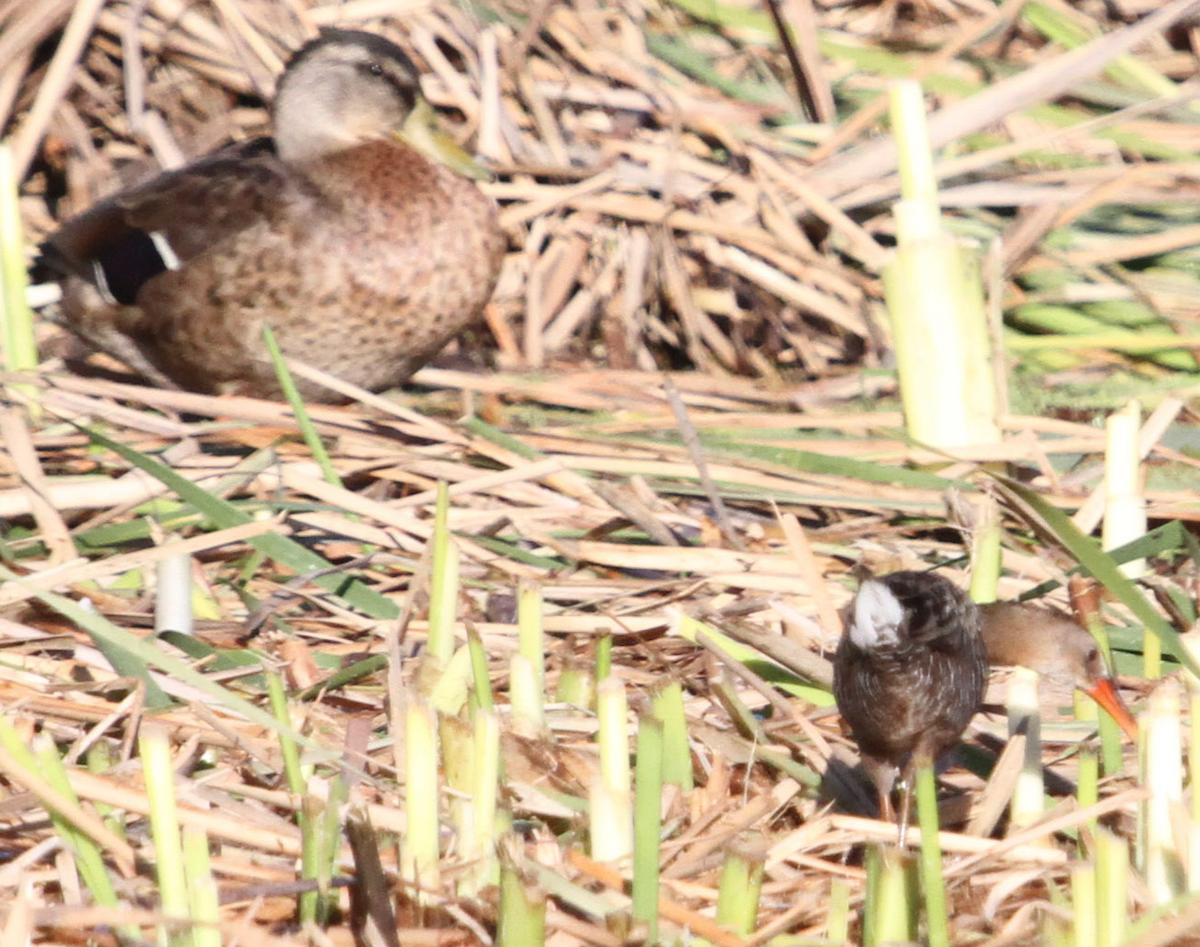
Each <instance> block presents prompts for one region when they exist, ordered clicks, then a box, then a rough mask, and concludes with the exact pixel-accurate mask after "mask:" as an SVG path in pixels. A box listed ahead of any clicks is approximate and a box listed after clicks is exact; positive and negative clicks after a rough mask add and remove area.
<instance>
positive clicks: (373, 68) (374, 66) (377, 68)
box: [367, 62, 383, 76]
mask: <svg viewBox="0 0 1200 947" xmlns="http://www.w3.org/2000/svg"><path fill="white" fill-rule="evenodd" d="M367 71H368V72H369V73H371V75H373V76H382V75H383V66H381V65H380V64H379V63H377V62H373V63H371V64H370V65H369V66H367Z"/></svg>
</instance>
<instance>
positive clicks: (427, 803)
mask: <svg viewBox="0 0 1200 947" xmlns="http://www.w3.org/2000/svg"><path fill="white" fill-rule="evenodd" d="M404 737H405V744H404V761H405V774H404V776H405V802H406V815H407V826H408V831H407V832H406V833H405V837H404V841H403V843H402V844H401V846H400V872H401V874H402V875H403V877H404V879H405V880H406V881H411V882H415V883H416V885H417V887H418V888H419V889H420V893H418V894H417V897H418V898H420V899H422V900H425V899H426V898H427V897H428V895H426V894H425V892H434V891H437V890H438V888H439V887H440V886H441V873H440V871H439V867H438V857H439V852H438V816H439V811H438V806H439V793H438V750H437V720H436V719H435V714H434V712H433V710H431V709H430V707H429V705H428V704H426V703H424V702H423V701H421V700H420V699H419V698H417V697H415V696H413V697H410V700H409V704H408V706H407V707H406V708H405V714H404Z"/></svg>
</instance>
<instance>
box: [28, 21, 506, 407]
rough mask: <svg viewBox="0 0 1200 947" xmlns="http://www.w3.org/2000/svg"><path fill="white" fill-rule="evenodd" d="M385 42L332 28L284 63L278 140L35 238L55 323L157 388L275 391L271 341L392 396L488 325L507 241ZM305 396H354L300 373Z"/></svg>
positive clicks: (180, 173) (164, 178)
mask: <svg viewBox="0 0 1200 947" xmlns="http://www.w3.org/2000/svg"><path fill="white" fill-rule="evenodd" d="M431 118H432V111H431V109H430V108H429V107H428V105H427V104H426V103H425V102H424V100H423V99H422V98H421V94H420V87H419V81H418V71H417V68H416V67H415V65H414V64H413V62H412V61H411V60H410V59H409V58H408V56H407V55H406V54H405V53H404V51H403V50H402V49H401V48H400V47H399V46H397V45H396V44H395V43H393V42H392V41H391V40H388V39H386V38H385V37H383V36H380V35H377V34H374V33H370V32H366V31H360V30H349V29H325V30H323V31H322V32H321V33H320V35H319V36H317V37H316V38H315V39H313V40H311V41H310V42H308V43H306V44H305V45H303V46H302V47H301V48H300V49H299V50H298V51H296V52H295V53H294V55H292V57H291V58H290V59H289V61H288V63H287V65H286V67H285V69H284V71H283V73H282V75H281V76H280V78H279V80H278V83H277V86H276V93H275V96H274V100H273V102H272V104H271V124H272V130H273V134H272V136H271V137H267V138H258V139H254V140H251V141H246V142H241V143H235V144H232V145H228V146H226V147H224V148H221V149H218V150H217V151H215V152H212V153H210V154H208V155H206V156H204V157H202V158H200V159H198V160H196V161H194V162H192V163H190V164H187V165H185V166H183V167H181V168H179V169H177V170H173V171H169V172H165V173H162V174H159V175H158V176H157V177H154V178H152V179H151V180H149V181H146V182H144V183H141V184H137V185H134V186H132V187H129V188H127V189H124V190H121V191H119V192H117V193H116V194H113V195H112V196H110V197H107V198H105V199H103V200H101V201H99V202H98V203H96V204H95V205H94V206H92V207H91V208H89V209H88V210H85V211H84V212H82V213H81V214H79V215H78V216H76V217H73V218H71V219H69V220H67V221H66V222H65V223H63V224H62V225H61V226H60V227H59V228H58V230H57V231H55V232H54V233H53V234H51V236H50V237H49V238H48V239H47V240H46V241H45V243H44V244H43V245H42V248H41V254H42V260H41V262H42V265H43V266H44V267H45V268H47V269H49V270H50V271H51V272H52V273H53V274H54V275H55V278H56V279H58V280H59V282H60V283H61V285H62V290H63V295H62V301H61V306H60V308H61V312H60V313H59V314H58V315H57V317H56V319H55V321H58V322H60V323H61V324H62V325H64V326H65V327H66V328H67V329H68V330H70V331H71V332H72V333H74V334H75V335H76V336H78V337H79V338H81V339H82V340H83V341H84V342H85V343H87V344H88V345H89V346H91V347H92V348H94V349H97V350H99V351H102V352H105V353H107V354H108V355H110V356H113V357H115V358H116V359H118V360H120V361H121V362H124V363H125V364H126V365H128V366H129V367H130V368H131V369H133V370H134V371H135V372H137V373H138V374H139V375H141V376H142V377H144V378H145V379H146V380H148V381H149V382H151V383H152V384H155V385H158V386H161V387H166V388H175V389H184V390H189V391H194V392H201V393H205V394H218V395H243V396H249V397H257V398H278V397H280V395H281V391H280V386H279V382H278V380H277V378H276V374H275V370H274V368H273V366H272V362H271V360H270V358H269V356H268V353H267V348H266V345H265V343H264V341H263V335H264V332H263V329H264V327H267V326H269V327H270V329H271V332H272V333H273V334H274V337H275V340H276V341H277V343H278V345H279V347H280V349H281V350H282V352H283V353H284V355H286V356H288V357H290V358H292V359H296V360H298V361H300V362H302V363H306V364H308V365H311V366H314V367H315V368H317V369H320V370H322V371H324V372H327V373H330V374H332V375H335V376H337V377H338V378H340V379H342V380H344V381H346V382H349V383H351V384H353V385H357V386H359V387H361V388H365V389H367V390H368V391H372V392H378V391H383V390H385V389H389V388H393V387H396V386H398V385H401V384H403V383H404V382H405V381H407V380H408V378H409V377H410V376H411V375H412V374H413V373H414V372H415V371H417V369H419V368H420V367H421V366H423V365H424V364H425V363H426V362H428V361H429V360H430V359H431V358H433V357H434V356H435V355H436V354H437V353H438V352H439V351H440V350H441V349H442V348H443V347H444V346H445V345H446V344H447V343H448V342H449V341H450V339H452V338H453V337H454V336H455V335H457V334H458V333H459V332H460V331H461V330H462V329H463V328H465V327H466V326H467V325H469V324H470V323H472V322H473V321H474V320H476V319H477V318H478V317H479V316H480V314H481V313H482V311H483V309H484V307H485V305H486V304H487V302H488V300H489V299H490V297H491V295H492V291H493V289H494V288H495V285H496V281H497V278H498V276H499V272H500V266H501V261H502V259H503V257H504V253H505V250H506V243H507V241H506V238H505V235H504V233H503V231H502V229H501V227H500V223H499V216H498V209H497V207H496V204H495V202H494V201H493V200H492V199H491V198H490V197H488V196H486V195H485V194H484V193H483V192H482V191H481V190H480V189H479V187H478V186H477V185H476V183H475V182H474V181H473V180H470V179H468V177H466V176H464V175H463V174H461V173H460V170H462V169H463V168H469V167H471V162H470V161H469V160H463V159H466V155H465V153H463V152H462V151H461V150H460V149H457V146H454V145H453V144H452V143H451V142H449V141H448V140H446V139H443V138H439V137H438V136H437V135H436V134H433V133H430V132H429V131H428V122H429V120H430V119H431ZM296 381H297V385H298V387H299V389H300V392H301V394H302V395H303V396H304V397H305V398H306V399H308V400H312V401H319V402H337V401H342V400H345V399H344V397H343V396H342V395H339V394H337V393H336V392H332V391H330V390H329V389H326V388H325V387H323V386H321V385H319V384H316V383H315V382H311V381H307V380H305V379H296Z"/></svg>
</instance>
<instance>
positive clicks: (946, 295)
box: [883, 81, 1000, 449]
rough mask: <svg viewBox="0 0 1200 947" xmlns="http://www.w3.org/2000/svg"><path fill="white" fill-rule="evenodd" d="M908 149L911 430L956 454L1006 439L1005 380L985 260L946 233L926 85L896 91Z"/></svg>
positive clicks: (905, 298)
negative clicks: (986, 295)
mask: <svg viewBox="0 0 1200 947" xmlns="http://www.w3.org/2000/svg"><path fill="white" fill-rule="evenodd" d="M891 105H892V107H891V115H892V134H893V137H894V138H895V141H896V147H897V149H898V152H899V168H900V188H901V195H902V197H901V199H900V200H899V201H898V202H897V203H896V205H895V208H894V214H895V219H896V237H897V247H896V255H895V257H894V258H893V259H892V261H891V262H890V263H888V265H887V266H886V267H885V268H884V272H883V284H884V295H885V299H886V301H887V308H888V314H889V316H890V318H891V326H892V336H893V339H892V341H893V345H894V348H895V352H896V369H897V372H898V374H899V378H900V397H901V400H902V402H903V404H904V417H905V421H906V423H907V426H908V433H909V434H910V435H911V436H912V437H913V438H914V439H915V440H918V441H920V442H922V443H926V444H930V445H932V446H935V447H941V448H947V449H953V448H955V447H961V446H964V445H967V444H982V443H992V442H994V441H996V440H998V439H999V436H1000V431H999V427H998V426H997V423H996V410H997V398H996V381H995V379H994V377H993V372H992V359H991V343H990V339H989V333H988V324H987V312H986V308H985V306H984V300H983V289H982V283H981V278H980V272H979V262H978V258H977V256H976V255H975V254H974V253H973V252H970V251H968V250H967V249H966V248H964V247H963V246H961V245H960V244H959V242H958V240H956V239H955V237H954V236H953V235H951V234H950V233H948V232H947V231H946V230H945V229H943V227H942V221H941V208H940V207H939V206H938V202H937V184H936V181H935V179H934V176H933V159H932V156H931V155H930V153H929V134H928V131H927V128H926V123H925V105H924V101H923V97H922V91H921V86H920V85H919V84H918V83H916V82H911V81H904V82H898V83H896V84H895V85H894V86H893V87H892V98H891Z"/></svg>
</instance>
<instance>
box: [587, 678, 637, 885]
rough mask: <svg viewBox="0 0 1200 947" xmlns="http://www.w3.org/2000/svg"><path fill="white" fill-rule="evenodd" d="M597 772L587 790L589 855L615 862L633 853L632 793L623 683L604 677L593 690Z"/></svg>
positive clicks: (626, 707)
mask: <svg viewBox="0 0 1200 947" xmlns="http://www.w3.org/2000/svg"><path fill="white" fill-rule="evenodd" d="M596 714H597V717H598V718H599V731H598V734H597V740H598V742H599V744H600V772H599V774H598V775H597V776H596V777H595V778H594V779H593V780H592V783H591V786H590V787H589V792H588V802H589V805H588V816H589V825H588V829H589V837H590V839H591V852H592V857H593V858H595V859H596V860H597V861H616V860H617V859H621V858H628V857H629V856H630V855H631V854H632V853H633V794H632V791H631V782H632V781H631V779H630V771H629V725H628V717H627V714H628V705H627V702H626V699H625V685H624V684H622V683H621V680H620V679H619V678H617V677H615V676H611V675H610V676H609V677H606V678H605V679H604V680H603V681H601V682H600V684H599V686H598V687H597V689H596Z"/></svg>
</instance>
